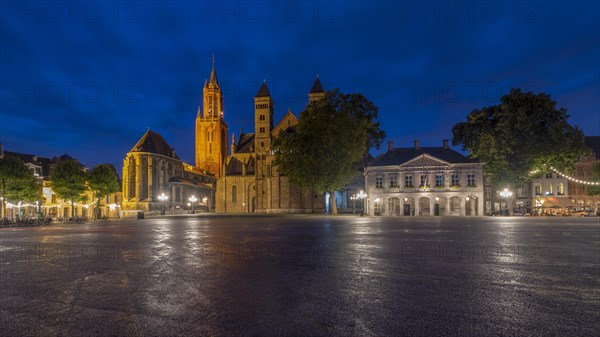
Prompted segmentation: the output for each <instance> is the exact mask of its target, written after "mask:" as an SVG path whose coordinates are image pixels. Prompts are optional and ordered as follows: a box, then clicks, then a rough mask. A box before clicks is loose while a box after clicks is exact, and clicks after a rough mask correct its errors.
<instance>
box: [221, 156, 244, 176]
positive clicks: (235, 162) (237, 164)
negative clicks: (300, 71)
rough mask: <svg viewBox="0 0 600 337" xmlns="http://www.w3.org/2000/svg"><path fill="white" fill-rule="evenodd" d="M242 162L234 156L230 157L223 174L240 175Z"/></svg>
mask: <svg viewBox="0 0 600 337" xmlns="http://www.w3.org/2000/svg"><path fill="white" fill-rule="evenodd" d="M243 165H244V164H243V163H242V162H241V161H240V160H239V159H237V158H236V157H232V158H231V160H230V161H229V164H227V168H226V169H225V174H226V175H228V176H234V175H240V174H242V166H243Z"/></svg>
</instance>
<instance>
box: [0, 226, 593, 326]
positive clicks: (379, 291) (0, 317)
mask: <svg viewBox="0 0 600 337" xmlns="http://www.w3.org/2000/svg"><path fill="white" fill-rule="evenodd" d="M0 243H1V246H0V254H1V255H0V258H1V260H0V335H2V336H21V335H23V336H58V335H61V336H62V335H66V336H82V335H86V336H95V335H98V336H101V335H102V336H104V335H119V336H125V335H128V336H165V335H194V336H484V335H487V336H490V335H491V336H494V335H498V336H521V335H526V336H552V335H555V336H567V335H568V336H595V335H597V333H598V331H600V323H599V322H600V262H599V258H600V251H599V249H600V248H599V247H600V225H599V218H524V217H488V218H484V217H478V218H462V217H460V218H459V217H427V218H414V217H411V218H408V217H406V218H405V217H401V218H372V217H358V216H352V217H350V216H339V217H327V216H313V215H307V216H305V215H301V216H217V215H198V216H193V217H192V216H190V217H163V218H151V219H145V220H123V221H103V222H94V223H88V224H73V225H60V224H57V225H52V226H47V227H37V228H20V229H0Z"/></svg>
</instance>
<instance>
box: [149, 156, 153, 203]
mask: <svg viewBox="0 0 600 337" xmlns="http://www.w3.org/2000/svg"><path fill="white" fill-rule="evenodd" d="M153 200H154V195H153V193H152V157H151V156H148V201H153Z"/></svg>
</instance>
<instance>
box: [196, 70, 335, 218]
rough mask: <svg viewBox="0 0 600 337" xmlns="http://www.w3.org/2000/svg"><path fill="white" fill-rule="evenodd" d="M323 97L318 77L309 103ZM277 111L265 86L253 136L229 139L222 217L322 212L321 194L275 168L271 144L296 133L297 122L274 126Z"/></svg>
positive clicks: (220, 191) (289, 117) (219, 200)
mask: <svg viewBox="0 0 600 337" xmlns="http://www.w3.org/2000/svg"><path fill="white" fill-rule="evenodd" d="M213 71H214V69H213ZM324 97H325V92H324V90H323V88H322V85H321V82H320V80H319V79H318V78H317V79H316V80H315V82H314V84H313V86H312V89H311V91H310V93H309V104H311V103H313V102H315V101H317V100H319V99H322V98H324ZM273 112H274V105H273V99H272V97H271V94H270V93H269V89H268V87H267V84H266V83H263V84H262V85H261V87H260V89H259V90H258V92H257V94H256V96H255V97H254V132H253V133H242V132H240V134H239V136H238V139H237V142H236V139H235V135H232V137H231V138H232V139H231V152H230V155H229V156H227V157H226V159H225V160H224V161H223V163H224V165H223V170H222V172H223V175H222V176H221V178H220V179H219V180H218V181H217V195H216V211H217V212H218V213H255V212H260V213H313V212H316V213H322V212H323V211H324V198H323V194H322V193H316V192H315V191H313V190H311V189H307V188H302V187H299V186H296V185H294V184H292V183H291V182H290V180H289V178H288V177H286V176H284V175H282V174H280V172H279V170H278V169H277V166H276V165H275V164H274V159H275V156H274V154H273V151H272V150H271V145H272V142H273V139H274V138H275V137H277V136H278V135H279V133H280V132H287V131H291V130H293V128H294V126H295V125H297V124H298V118H297V117H296V116H295V115H294V114H293V113H292V112H291V111H288V112H287V114H285V115H284V116H283V118H282V119H281V120H280V121H279V122H278V123H277V124H275V123H274V115H273ZM292 132H293V131H292ZM204 139H205V138H204Z"/></svg>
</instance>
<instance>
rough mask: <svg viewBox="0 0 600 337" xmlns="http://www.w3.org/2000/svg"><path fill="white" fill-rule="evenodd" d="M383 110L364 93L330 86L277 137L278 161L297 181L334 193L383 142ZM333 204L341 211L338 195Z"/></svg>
mask: <svg viewBox="0 0 600 337" xmlns="http://www.w3.org/2000/svg"><path fill="white" fill-rule="evenodd" d="M377 112H378V108H377V107H376V106H375V105H374V104H373V103H372V102H371V101H369V100H368V99H366V98H365V97H364V96H363V95H361V94H343V93H340V92H339V90H337V89H336V90H333V91H329V92H327V93H326V95H325V98H324V99H322V100H320V101H317V102H315V103H313V104H310V105H308V106H307V108H306V110H305V111H303V112H301V113H300V120H299V123H298V125H297V126H296V127H295V129H294V130H287V131H285V132H281V133H280V134H279V136H278V137H277V138H276V139H275V141H274V144H273V149H274V151H275V164H276V165H278V169H279V171H280V172H281V173H282V174H284V175H287V176H289V178H290V181H291V182H293V183H295V184H298V185H300V186H303V187H308V188H312V189H314V190H316V191H318V192H329V193H330V195H332V196H333V195H334V191H336V190H339V189H341V188H343V187H344V186H345V185H347V184H348V183H350V182H351V181H352V179H353V178H354V177H355V176H356V175H357V174H360V170H359V168H360V164H361V161H363V160H364V159H365V158H366V156H367V155H368V151H369V148H371V147H373V146H374V147H376V148H379V146H380V145H381V142H382V140H383V139H384V137H385V132H384V131H383V130H381V129H380V128H379V125H380V124H379V122H378V121H377ZM333 198H335V197H333ZM331 205H332V213H334V214H335V213H336V208H335V199H333V200H332V203H331Z"/></svg>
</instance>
